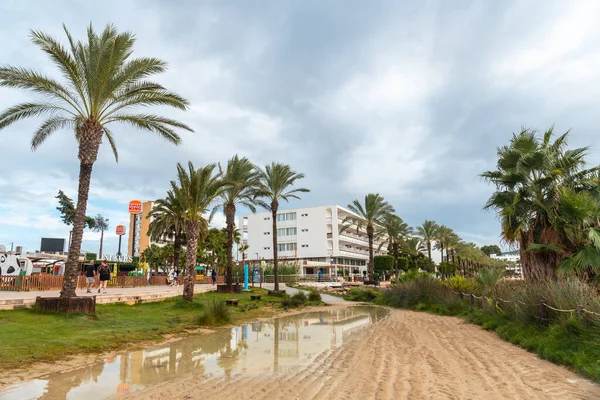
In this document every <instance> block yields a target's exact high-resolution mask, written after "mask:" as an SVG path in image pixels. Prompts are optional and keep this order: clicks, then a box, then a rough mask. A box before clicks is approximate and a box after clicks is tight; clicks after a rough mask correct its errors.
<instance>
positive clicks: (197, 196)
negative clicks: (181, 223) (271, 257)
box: [171, 161, 224, 301]
mask: <svg viewBox="0 0 600 400" xmlns="http://www.w3.org/2000/svg"><path fill="white" fill-rule="evenodd" d="M215 168H216V165H215V164H209V165H207V166H205V167H203V168H198V169H196V168H194V164H192V162H191V161H190V162H189V163H188V169H187V171H186V169H185V168H184V167H183V166H182V165H181V164H179V163H178V164H177V180H178V182H177V183H175V182H172V183H171V186H172V188H173V189H174V190H176V193H175V198H177V199H178V200H179V201H180V205H179V206H180V207H181V208H183V209H184V210H185V235H186V238H187V245H186V266H185V281H184V286H183V299H184V300H188V301H192V300H193V298H194V284H195V280H196V260H197V251H198V240H199V239H200V235H201V234H204V233H205V232H207V230H208V220H207V219H206V218H205V217H204V215H205V214H206V213H207V212H208V211H209V209H210V207H211V205H212V204H213V203H214V201H215V199H216V198H217V197H218V196H219V195H220V194H221V192H222V190H223V185H224V184H223V181H222V179H221V175H220V174H215V173H214V171H215Z"/></svg>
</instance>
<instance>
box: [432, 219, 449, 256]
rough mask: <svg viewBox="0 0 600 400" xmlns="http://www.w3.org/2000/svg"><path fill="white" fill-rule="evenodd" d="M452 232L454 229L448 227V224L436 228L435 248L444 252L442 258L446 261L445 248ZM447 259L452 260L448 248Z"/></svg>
mask: <svg viewBox="0 0 600 400" xmlns="http://www.w3.org/2000/svg"><path fill="white" fill-rule="evenodd" d="M451 234H452V229H450V228H448V227H447V226H446V225H440V226H438V227H437V229H436V230H435V248H436V249H437V250H440V252H441V253H442V260H441V261H444V249H445V248H446V242H447V241H448V238H449V237H450V235H451ZM446 261H450V260H449V259H448V250H447V249H446Z"/></svg>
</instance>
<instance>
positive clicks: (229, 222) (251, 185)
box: [218, 154, 260, 290]
mask: <svg viewBox="0 0 600 400" xmlns="http://www.w3.org/2000/svg"><path fill="white" fill-rule="evenodd" d="M222 173H223V180H224V182H225V183H226V185H227V186H226V187H225V188H224V190H223V191H222V192H221V195H220V196H219V200H218V201H219V208H222V209H223V211H224V213H225V222H226V226H227V267H226V270H225V271H226V272H225V281H226V283H227V286H228V287H229V290H231V285H232V284H233V242H234V234H235V232H236V229H235V212H236V207H237V206H238V205H242V206H245V207H247V208H248V209H250V211H252V212H256V204H257V203H256V198H257V195H258V193H259V188H260V178H259V170H258V169H257V168H256V166H255V165H254V164H252V163H251V162H250V160H248V159H247V158H246V157H242V158H240V157H239V156H238V155H237V154H236V155H235V156H233V157H232V158H231V159H230V160H229V161H228V162H227V169H226V170H225V171H224V172H222Z"/></svg>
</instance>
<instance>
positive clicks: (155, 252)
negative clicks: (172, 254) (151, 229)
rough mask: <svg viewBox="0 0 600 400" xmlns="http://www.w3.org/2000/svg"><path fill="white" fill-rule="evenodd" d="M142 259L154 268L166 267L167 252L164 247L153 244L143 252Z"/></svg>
mask: <svg viewBox="0 0 600 400" xmlns="http://www.w3.org/2000/svg"><path fill="white" fill-rule="evenodd" d="M141 258H142V260H143V261H145V262H147V263H148V265H150V267H152V268H156V269H158V267H164V266H165V265H166V254H165V251H164V249H163V248H162V247H160V246H158V245H156V244H151V245H150V246H149V247H147V248H146V250H144V251H143V252H142V257H141Z"/></svg>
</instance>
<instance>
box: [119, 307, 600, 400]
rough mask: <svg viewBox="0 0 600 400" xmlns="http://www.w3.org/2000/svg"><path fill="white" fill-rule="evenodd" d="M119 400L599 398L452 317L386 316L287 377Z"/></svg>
mask: <svg viewBox="0 0 600 400" xmlns="http://www.w3.org/2000/svg"><path fill="white" fill-rule="evenodd" d="M127 398H131V399H134V398H141V399H161V400H168V399H229V400H230V399H235V398H244V399H328V400H331V399H360V400H367V399H411V400H412V399H461V400H462V399H485V400H492V399H600V386H599V385H596V384H594V383H592V382H589V381H588V380H586V379H584V378H582V377H580V376H578V375H576V374H575V373H573V372H570V371H569V370H567V369H566V368H564V367H560V366H557V365H554V364H552V363H550V362H547V361H543V360H540V359H538V358H537V357H536V355H534V354H532V353H528V352H527V351H525V350H523V349H521V348H519V347H517V346H514V345H512V344H510V343H507V342H505V341H503V340H502V339H500V338H499V337H498V336H497V335H495V334H494V333H491V332H486V331H484V330H482V329H481V328H479V327H477V326H474V325H469V324H466V323H464V322H463V321H462V320H460V319H457V318H452V317H440V316H435V315H431V314H427V313H416V312H411V311H400V310H392V311H391V313H390V315H389V317H387V318H386V319H385V320H384V321H383V322H380V323H379V324H377V325H376V326H375V327H374V328H373V329H371V330H369V331H367V332H365V333H364V334H362V335H361V336H358V337H357V338H356V339H355V340H354V341H353V342H350V343H349V344H346V345H344V346H342V347H339V348H337V349H336V350H334V351H332V352H330V353H326V354H323V355H321V356H319V357H318V358H317V359H316V361H315V362H314V363H311V364H310V365H309V366H307V367H306V368H304V369H303V370H300V371H298V372H295V373H292V374H287V375H279V376H277V375H270V376H264V377H259V378H256V377H255V378H250V377H244V376H233V377H229V378H222V377H219V378H216V377H214V378H213V377H210V376H204V377H203V376H196V377H193V378H189V377H188V378H186V379H181V380H177V381H170V382H167V383H164V384H160V385H155V386H150V387H148V388H147V389H144V390H142V391H139V392H134V393H132V394H131V395H130V396H128V397H127Z"/></svg>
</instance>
